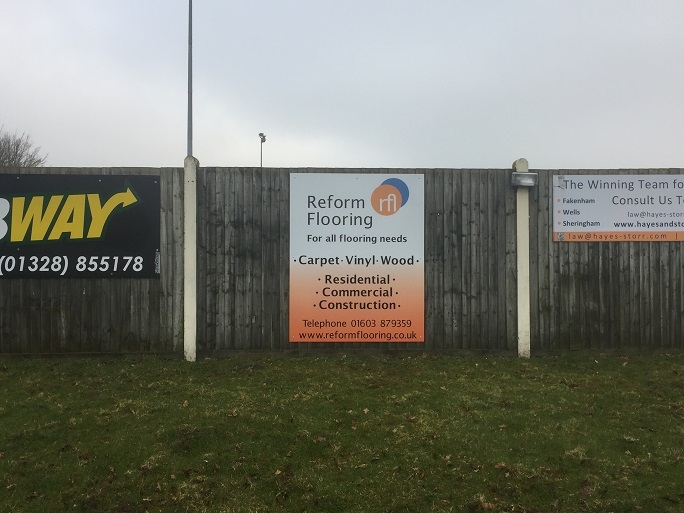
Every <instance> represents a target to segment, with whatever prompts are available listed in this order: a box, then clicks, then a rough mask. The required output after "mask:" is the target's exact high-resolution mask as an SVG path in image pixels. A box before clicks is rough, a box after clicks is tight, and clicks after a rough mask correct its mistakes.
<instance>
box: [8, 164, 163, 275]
mask: <svg viewBox="0 0 684 513" xmlns="http://www.w3.org/2000/svg"><path fill="white" fill-rule="evenodd" d="M159 209H160V187H159V177H158V176H133V175H126V176H115V175H58V174H41V175H33V174H16V175H9V174H2V175H0V278H59V277H65V278H103V277H106V278H126V277H127V278H132V277H136V278H157V277H159V273H160V269H159V261H160V258H159V241H160V230H159V228H160V220H159V214H160V212H159Z"/></svg>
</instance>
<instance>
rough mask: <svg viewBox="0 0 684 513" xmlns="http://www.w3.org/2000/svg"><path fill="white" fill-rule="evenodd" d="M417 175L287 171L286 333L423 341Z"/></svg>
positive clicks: (322, 338)
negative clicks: (288, 238) (288, 245)
mask: <svg viewBox="0 0 684 513" xmlns="http://www.w3.org/2000/svg"><path fill="white" fill-rule="evenodd" d="M423 253H424V180H423V175H418V174H402V175H385V174H342V173H325V174H322V173H317V174H314V173H293V174H291V175H290V317H289V321H290V330H289V331H290V341H291V342H424V331H425V329H424V322H425V312H424V310H425V308H424V301H425V288H424V281H425V278H424V274H425V272H424V269H425V267H424V260H423Z"/></svg>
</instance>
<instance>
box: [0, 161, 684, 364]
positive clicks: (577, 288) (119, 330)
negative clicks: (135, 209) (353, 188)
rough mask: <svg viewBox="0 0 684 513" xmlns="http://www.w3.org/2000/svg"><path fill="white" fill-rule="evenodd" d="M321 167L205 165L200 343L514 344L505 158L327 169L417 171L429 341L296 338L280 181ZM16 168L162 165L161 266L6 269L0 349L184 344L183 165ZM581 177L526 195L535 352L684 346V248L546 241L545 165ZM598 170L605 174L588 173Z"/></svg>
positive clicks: (236, 346) (504, 348)
mask: <svg viewBox="0 0 684 513" xmlns="http://www.w3.org/2000/svg"><path fill="white" fill-rule="evenodd" d="M326 171H331V170H329V169H306V170H302V169H269V168H263V169H262V168H201V169H200V171H199V172H198V176H197V197H198V212H197V219H198V223H197V241H198V248H197V262H198V282H197V283H198V287H197V305H196V307H197V325H198V333H197V340H198V346H197V349H198V351H199V352H200V354H201V353H210V354H211V353H212V352H216V351H285V350H288V351H305V352H310V351H317V350H321V349H323V350H340V351H342V350H349V349H355V350H370V351H381V350H383V351H384V350H390V351H391V350H416V351H426V350H427V351H448V352H470V351H473V352H480V351H488V352H496V353H515V351H516V349H517V320H516V290H517V284H516V279H517V277H516V267H515V264H516V242H515V241H516V225H515V211H516V207H515V190H514V189H513V188H512V187H511V186H510V185H509V178H510V171H509V170H503V169H499V170H458V169H431V170H416V169H391V170H390V169H384V170H383V169H372V170H359V169H343V170H341V169H335V170H334V172H336V173H367V172H370V173H388V174H389V173H391V174H392V175H398V174H402V173H422V174H424V176H425V320H426V323H425V343H409V344H406V343H382V344H380V343H362V344H361V343H335V344H330V343H328V344H315V343H297V344H296V343H290V342H289V341H288V299H289V291H288V288H289V274H288V265H289V264H288V263H289V230H290V226H289V214H290V210H289V208H290V207H289V187H290V179H289V177H290V173H291V172H297V173H302V172H326ZM17 172H18V170H16V169H14V170H12V169H10V170H0V173H12V174H14V173H17ZM20 172H22V173H46V172H47V173H55V174H89V173H91V174H131V175H136V174H151V175H158V176H160V182H161V248H160V250H161V277H160V279H2V280H0V354H31V353H40V354H44V353H51V354H55V353H130V352H133V353H146V352H163V353H176V354H182V351H183V340H182V337H183V326H182V324H183V305H182V300H183V290H182V287H183V265H182V260H183V253H182V230H183V217H182V184H183V180H182V173H183V170H182V169H175V168H174V169H132V168H126V169H117V168H106V169H102V168H98V169H57V168H36V169H22V170H20ZM629 172H630V173H639V174H647V173H654V174H665V173H672V174H681V173H682V172H683V171H682V170H665V171H664V170H638V171H636V170H635V171H629ZM579 173H580V172H578V171H563V172H558V171H539V186H538V187H536V188H534V189H533V190H532V194H531V207H530V208H531V218H530V226H531V232H532V235H531V251H530V255H531V262H530V265H531V274H532V284H531V288H532V310H531V311H532V319H531V321H532V335H531V336H532V339H531V342H532V354H540V353H555V352H562V351H569V350H575V349H593V350H641V351H650V350H681V349H682V348H683V346H684V342H683V340H682V326H681V324H682V323H681V319H682V317H683V316H684V287H683V285H682V267H683V266H684V262H683V260H682V258H683V257H682V243H678V242H602V243H598V242H583V243H568V242H553V241H552V240H551V232H552V226H551V220H552V214H551V211H550V204H551V194H552V193H551V179H552V176H553V175H554V174H566V175H571V174H579ZM582 173H592V172H590V171H583V172H582ZM598 173H601V174H605V173H608V172H606V171H593V174H598ZM615 173H617V171H616V172H615ZM620 173H626V172H625V171H620Z"/></svg>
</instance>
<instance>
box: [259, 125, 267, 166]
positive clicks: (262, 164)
mask: <svg viewBox="0 0 684 513" xmlns="http://www.w3.org/2000/svg"><path fill="white" fill-rule="evenodd" d="M259 139H261V153H260V159H259V167H264V143H265V142H266V134H264V133H263V132H260V133H259Z"/></svg>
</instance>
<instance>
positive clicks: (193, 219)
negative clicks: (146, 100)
mask: <svg viewBox="0 0 684 513" xmlns="http://www.w3.org/2000/svg"><path fill="white" fill-rule="evenodd" d="M188 1H189V3H188V154H187V156H186V157H185V161H184V163H183V355H184V356H185V359H186V360H187V361H189V362H194V361H195V360H196V359H197V169H198V168H199V162H198V161H197V159H196V158H195V157H193V156H192V0H188ZM167 272H171V270H170V269H169V270H168V271H167Z"/></svg>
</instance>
